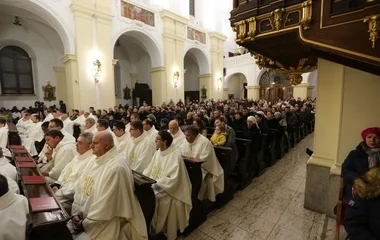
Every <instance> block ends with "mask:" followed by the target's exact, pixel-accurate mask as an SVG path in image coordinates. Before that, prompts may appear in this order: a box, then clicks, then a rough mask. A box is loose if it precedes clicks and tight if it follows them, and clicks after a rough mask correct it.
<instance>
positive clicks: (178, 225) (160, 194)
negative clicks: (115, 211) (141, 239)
mask: <svg viewBox="0 0 380 240" xmlns="http://www.w3.org/2000/svg"><path fill="white" fill-rule="evenodd" d="M156 147H157V148H158V150H157V151H156V152H155V154H154V155H153V159H152V161H151V162H150V164H149V166H148V168H147V169H145V170H144V172H143V174H144V175H145V176H148V177H150V178H152V179H154V180H156V181H157V183H156V184H154V185H153V190H154V192H155V195H156V209H155V214H154V217H153V220H152V231H153V233H154V234H159V233H160V232H161V231H164V232H165V233H166V235H167V239H168V240H174V239H177V231H178V230H180V231H181V232H183V231H184V230H185V228H186V227H187V225H188V223H189V217H190V210H191V208H192V203H191V182H190V179H189V176H188V175H187V170H186V167H185V163H184V161H183V159H182V157H181V152H180V151H179V149H178V147H177V146H175V145H174V144H173V137H172V136H171V135H170V133H168V132H167V131H160V132H159V133H158V134H157V137H156Z"/></svg>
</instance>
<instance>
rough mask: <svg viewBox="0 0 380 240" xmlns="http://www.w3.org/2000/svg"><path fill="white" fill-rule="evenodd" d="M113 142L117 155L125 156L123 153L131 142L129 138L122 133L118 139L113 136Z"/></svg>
mask: <svg viewBox="0 0 380 240" xmlns="http://www.w3.org/2000/svg"><path fill="white" fill-rule="evenodd" d="M114 141H115V146H116V148H117V151H118V153H122V154H125V151H126V150H127V145H128V143H129V142H130V141H131V138H130V137H129V136H128V135H127V133H124V134H123V135H122V136H120V137H117V136H115V138H114Z"/></svg>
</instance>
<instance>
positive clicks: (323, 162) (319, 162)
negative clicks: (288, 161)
mask: <svg viewBox="0 0 380 240" xmlns="http://www.w3.org/2000/svg"><path fill="white" fill-rule="evenodd" d="M334 163H335V159H332V158H329V157H326V156H322V155H316V154H315V153H314V154H313V156H311V157H310V158H309V160H308V161H307V165H310V164H311V165H316V166H321V167H327V168H331V166H333V165H334Z"/></svg>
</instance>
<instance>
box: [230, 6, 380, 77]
mask: <svg viewBox="0 0 380 240" xmlns="http://www.w3.org/2000/svg"><path fill="white" fill-rule="evenodd" d="M233 4H234V5H233V6H234V9H233V10H232V11H231V19H230V20H231V26H232V27H233V29H234V31H236V40H235V41H236V43H238V44H239V45H241V46H243V47H245V48H247V49H248V50H249V51H250V52H251V53H252V54H253V55H255V58H256V60H257V63H258V64H259V66H261V67H265V68H273V69H277V70H279V71H282V72H285V73H290V74H291V75H293V77H294V78H296V79H293V81H294V83H297V82H299V81H302V78H301V79H300V78H299V77H300V74H301V73H303V72H307V71H312V70H314V69H315V68H316V66H317V59H318V58H325V59H328V60H330V61H334V62H338V63H340V64H344V65H347V66H351V67H354V68H358V69H361V70H363V71H367V72H371V73H374V74H377V75H380V40H378V39H379V37H380V0H325V1H324V0H319V1H315V0H314V1H313V0H306V1H299V0H289V1H288V0H234V1H233Z"/></svg>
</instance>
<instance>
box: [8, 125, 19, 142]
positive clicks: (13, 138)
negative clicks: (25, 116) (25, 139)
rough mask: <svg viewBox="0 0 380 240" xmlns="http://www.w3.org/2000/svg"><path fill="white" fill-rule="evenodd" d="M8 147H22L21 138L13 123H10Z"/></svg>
mask: <svg viewBox="0 0 380 240" xmlns="http://www.w3.org/2000/svg"><path fill="white" fill-rule="evenodd" d="M7 125H8V145H21V138H20V136H19V135H18V131H17V128H16V126H15V125H14V124H13V123H12V122H8V123H7Z"/></svg>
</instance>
